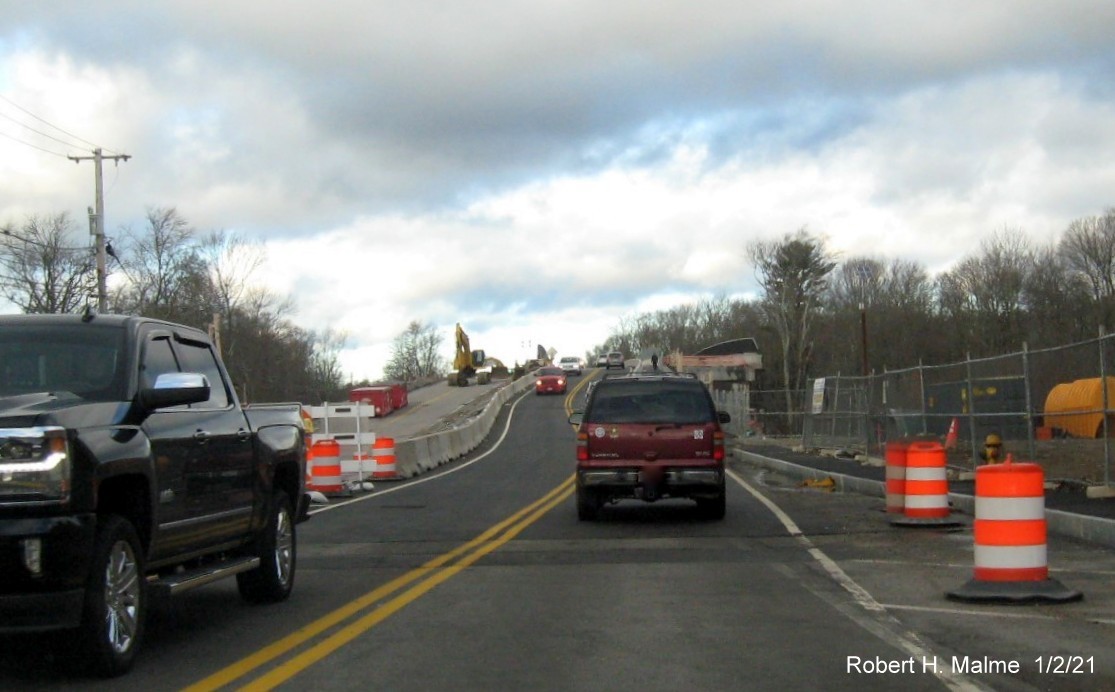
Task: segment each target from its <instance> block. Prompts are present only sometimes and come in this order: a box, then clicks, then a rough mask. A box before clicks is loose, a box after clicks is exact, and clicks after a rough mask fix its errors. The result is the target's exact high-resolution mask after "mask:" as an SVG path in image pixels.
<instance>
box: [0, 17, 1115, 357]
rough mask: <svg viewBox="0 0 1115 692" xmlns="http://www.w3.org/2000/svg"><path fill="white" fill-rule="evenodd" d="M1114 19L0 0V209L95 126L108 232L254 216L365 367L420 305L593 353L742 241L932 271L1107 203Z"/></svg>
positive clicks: (61, 197)
mask: <svg viewBox="0 0 1115 692" xmlns="http://www.w3.org/2000/svg"><path fill="white" fill-rule="evenodd" d="M1112 36H1115V4H1113V3H1110V2H1072V1H1062V2H1057V3H1052V2H991V1H988V2H972V1H971V0H965V1H963V2H954V1H951V0H943V1H935V2H921V3H919V2H893V1H880V2H871V1H866V0H844V1H843V2H825V1H821V0H813V1H805V0H803V1H797V2H794V1H788V2H770V1H769V0H763V1H753V0H707V1H701V0H696V1H694V0H690V1H688V2H683V1H681V0H677V1H657V0H640V1H639V2H633V1H631V0H611V1H610V2H599V1H598V0H592V1H587V0H564V1H563V0H477V1H476V2H469V3H465V2H450V1H449V0H438V1H433V2H431V1H429V0H405V1H403V0H319V1H318V2H315V3H309V2H294V1H292V0H268V1H267V2H263V1H255V0H221V1H219V2H216V1H211V0H160V1H159V2H150V1H149V0H102V1H100V2H96V3H78V2H65V3H63V2H26V1H25V0H0V181H2V184H0V224H6V223H18V222H20V221H21V220H22V219H24V218H25V217H26V216H28V215H30V214H55V213H58V212H62V211H66V212H69V213H70V214H71V215H72V216H73V217H74V218H76V219H78V220H79V221H81V222H82V223H84V218H85V209H86V207H88V206H89V205H91V204H92V201H93V200H92V197H93V167H92V165H91V164H90V163H83V164H80V165H79V164H75V163H74V162H72V161H69V160H67V159H66V156H67V155H79V156H80V155H89V153H90V149H91V148H92V147H93V146H100V147H103V148H104V149H105V150H106V151H107V152H110V153H121V154H128V155H130V156H131V157H132V158H131V159H130V160H129V161H127V162H126V163H121V164H119V165H118V166H113V165H112V164H106V168H105V200H106V202H105V204H106V230H107V233H108V235H109V237H110V238H111V237H112V236H113V235H114V233H119V229H121V228H122V227H125V226H131V227H133V228H142V227H143V218H144V214H145V212H146V210H147V209H149V208H153V207H175V208H177V210H178V211H179V213H180V214H181V215H182V216H183V217H185V218H186V219H187V220H188V221H189V222H190V223H191V224H192V225H193V226H194V227H196V228H197V229H198V230H199V231H202V232H205V231H210V230H218V229H224V230H228V231H233V232H235V233H237V234H238V235H242V236H245V237H247V238H253V239H258V240H260V241H262V242H264V243H265V244H266V248H267V258H268V262H267V265H266V267H265V269H264V271H261V272H260V273H259V274H258V275H257V279H258V280H259V281H260V282H262V283H265V284H266V285H268V286H269V287H271V288H272V289H273V290H275V291H277V292H279V293H280V294H283V295H291V296H293V297H294V298H295V300H296V305H297V314H296V316H295V320H296V321H297V322H298V323H299V324H302V325H303V326H306V327H309V328H314V329H321V328H324V327H332V328H334V329H337V330H343V331H345V332H347V334H348V340H347V349H346V351H345V352H344V354H343V358H342V362H343V365H344V368H345V371H346V372H347V373H349V374H351V375H352V376H354V377H356V378H362V377H370V378H375V377H377V376H378V375H379V374H380V371H381V368H382V366H383V364H384V362H385V361H386V358H387V356H388V354H389V350H390V343H391V341H392V340H393V339H394V337H395V336H396V335H398V334H399V333H400V332H401V331H403V329H405V327H406V325H407V323H408V322H410V321H411V320H421V321H423V322H426V323H429V324H433V325H435V326H437V327H438V328H439V329H440V330H441V332H442V333H443V334H444V335H445V341H446V355H447V357H448V355H449V354H450V353H451V348H452V330H453V325H454V323H456V322H461V323H462V325H463V326H464V327H465V329H466V330H467V331H468V332H469V334H470V335H471V337H472V342H473V347H479V348H484V349H486V350H487V351H488V353H489V354H490V355H495V356H497V357H499V358H502V359H503V360H505V361H507V362H509V363H510V362H513V361H515V360H521V359H523V358H525V357H527V356H529V355H530V354H532V353H533V351H534V349H535V347H536V346H537V344H539V343H541V344H543V345H544V346H546V347H553V348H555V349H557V350H558V351H559V352H561V353H563V354H573V355H581V354H583V353H584V352H585V351H586V350H587V349H589V348H591V347H593V346H594V345H596V344H599V343H601V342H602V341H603V340H604V338H605V337H606V336H607V335H608V332H609V330H610V329H611V328H613V327H615V326H616V325H617V324H618V323H619V321H620V320H621V319H623V318H624V317H631V316H634V315H637V314H639V313H641V312H646V311H649V310H655V309H660V308H666V307H670V306H672V305H676V304H679V303H682V302H685V301H693V300H699V299H700V298H702V297H712V296H719V295H728V296H745V295H749V294H753V292H754V290H755V280H754V272H753V270H752V268H751V266H750V265H749V264H748V262H747V259H746V252H745V250H746V247H747V245H748V244H749V243H750V242H752V241H754V240H759V239H773V238H780V237H782V236H784V235H785V234H787V233H790V232H793V231H795V230H797V229H799V228H802V227H806V228H807V229H809V230H810V231H811V232H813V233H814V234H816V235H819V236H821V237H823V238H824V239H825V240H826V242H827V244H828V246H829V248H830V249H831V250H833V251H835V252H838V253H840V254H841V256H843V257H850V256H870V257H876V258H880V259H890V258H904V259H911V260H916V261H918V262H920V263H921V264H922V265H923V266H925V267H926V268H927V269H928V270H929V271H930V272H932V273H935V272H938V271H941V270H943V269H947V268H948V267H949V266H950V265H952V264H953V263H955V262H957V261H959V260H960V259H962V258H964V257H965V256H967V255H970V254H973V253H975V252H977V251H978V250H979V245H980V242H981V240H983V239H986V238H988V237H990V236H991V235H993V234H994V233H996V232H997V231H999V230H1002V229H1004V228H1012V229H1018V230H1021V231H1022V232H1024V233H1025V234H1027V235H1029V236H1030V237H1032V238H1033V239H1034V240H1035V241H1038V242H1048V241H1052V240H1055V239H1056V238H1057V237H1058V236H1059V234H1060V233H1062V232H1063V230H1064V228H1065V227H1066V225H1067V224H1068V222H1069V221H1071V220H1073V219H1075V218H1080V217H1084V216H1091V215H1096V214H1100V213H1102V212H1103V211H1104V210H1105V209H1106V208H1108V207H1110V206H1113V205H1115V41H1112ZM56 128H58V129H56ZM45 135H50V137H47V136H45ZM58 140H61V141H58Z"/></svg>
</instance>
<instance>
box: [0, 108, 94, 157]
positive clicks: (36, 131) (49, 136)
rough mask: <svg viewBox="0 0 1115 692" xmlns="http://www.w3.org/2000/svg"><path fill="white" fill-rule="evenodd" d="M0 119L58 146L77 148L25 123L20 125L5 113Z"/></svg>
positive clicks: (0, 114)
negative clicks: (56, 143) (52, 141)
mask: <svg viewBox="0 0 1115 692" xmlns="http://www.w3.org/2000/svg"><path fill="white" fill-rule="evenodd" d="M0 118H4V119H5V120H10V121H11V122H13V123H15V124H16V125H19V126H20V127H22V128H24V129H25V130H30V131H31V132H34V133H35V134H37V135H39V136H40V137H46V138H47V139H50V140H54V141H55V142H58V143H59V144H64V145H65V146H67V147H73V148H75V149H77V148H78V147H77V145H76V144H73V143H71V142H67V141H65V140H62V139H58V138H57V137H55V136H54V135H50V134H47V133H46V132H43V131H42V130H36V129H35V128H33V127H31V126H30V125H27V124H26V123H21V122H20V121H18V120H16V119H15V118H13V117H12V116H10V115H8V114H7V113H0Z"/></svg>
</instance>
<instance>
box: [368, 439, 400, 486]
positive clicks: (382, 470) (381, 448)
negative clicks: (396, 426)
mask: <svg viewBox="0 0 1115 692" xmlns="http://www.w3.org/2000/svg"><path fill="white" fill-rule="evenodd" d="M372 458H373V459H374V460H375V470H373V471H372V478H378V479H381V480H390V479H392V478H398V474H397V472H396V470H395V440H394V439H393V438H390V437H377V438H376V441H375V443H374V444H373V445H372Z"/></svg>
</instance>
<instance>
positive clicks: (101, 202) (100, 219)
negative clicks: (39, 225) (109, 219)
mask: <svg viewBox="0 0 1115 692" xmlns="http://www.w3.org/2000/svg"><path fill="white" fill-rule="evenodd" d="M66 158H68V159H70V160H71V161H73V162H74V163H81V162H82V161H92V162H93V164H94V167H95V170H94V171H93V179H94V181H95V185H96V201H95V203H96V205H97V206H96V209H95V210H94V211H93V212H92V214H91V215H90V217H89V232H90V233H92V234H93V241H94V243H95V247H96V251H97V312H105V311H106V310H107V309H108V286H107V285H106V277H107V276H108V267H107V264H108V259H107V257H106V254H105V190H104V178H103V176H102V175H101V163H102V162H103V161H104V160H105V159H110V160H112V161H116V162H120V161H127V160H128V159H130V158H132V157H131V156H129V155H128V154H116V155H113V156H105V155H104V154H102V153H101V148H100V147H97V148H96V149H94V150H93V155H92V156H67V157H66Z"/></svg>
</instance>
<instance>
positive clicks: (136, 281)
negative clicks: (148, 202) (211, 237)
mask: <svg viewBox="0 0 1115 692" xmlns="http://www.w3.org/2000/svg"><path fill="white" fill-rule="evenodd" d="M123 241H124V242H123V243H122V244H121V247H118V248H116V252H115V254H116V257H117V261H118V262H119V264H120V267H121V269H122V271H123V273H124V276H125V277H126V278H127V283H126V284H125V286H124V287H122V288H121V289H120V290H119V291H118V292H117V294H116V297H115V302H116V311H117V312H123V313H135V314H139V315H146V316H149V317H158V318H161V319H168V320H172V321H176V322H185V323H187V324H199V321H201V320H206V319H208V316H207V315H208V313H210V312H211V307H210V305H209V303H210V301H209V298H208V294H209V288H208V277H207V275H206V271H205V264H204V262H203V260H202V258H201V257H200V256H199V255H198V252H197V247H196V244H195V239H194V229H193V228H192V227H191V226H190V224H189V222H187V221H186V219H185V218H183V217H182V216H181V215H180V214H179V213H178V211H177V210H176V209H175V208H173V207H157V208H149V209H148V210H147V226H146V227H145V228H144V229H142V230H139V231H135V230H132V229H130V228H126V229H124V237H123Z"/></svg>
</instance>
